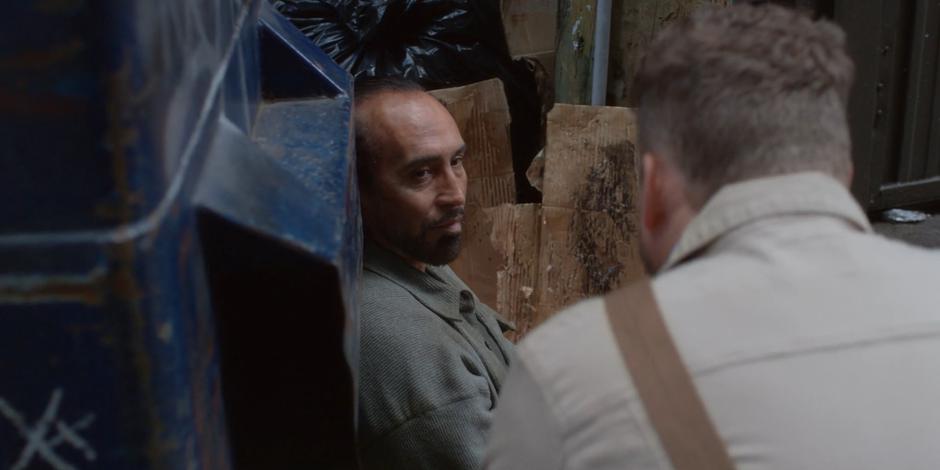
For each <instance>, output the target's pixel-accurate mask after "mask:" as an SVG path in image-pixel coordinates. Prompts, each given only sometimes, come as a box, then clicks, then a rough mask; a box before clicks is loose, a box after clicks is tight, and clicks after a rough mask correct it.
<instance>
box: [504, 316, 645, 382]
mask: <svg viewBox="0 0 940 470" xmlns="http://www.w3.org/2000/svg"><path fill="white" fill-rule="evenodd" d="M517 354H518V357H519V359H520V360H521V361H523V362H524V363H525V365H526V367H527V368H528V369H529V372H530V373H531V375H532V376H533V378H534V379H535V380H536V381H537V382H538V383H540V384H542V385H543V386H544V387H546V388H547V389H555V390H554V392H551V391H549V393H556V394H562V395H564V394H567V393H569V392H571V390H566V388H567V387H568V386H577V385H576V384H578V383H580V384H586V385H587V384H590V386H591V387H594V385H595V384H607V383H611V381H613V382H618V384H617V385H618V386H617V387H615V388H621V387H619V385H622V384H620V383H619V382H623V383H624V384H625V383H626V382H627V377H626V375H625V374H624V372H623V365H622V360H621V359H620V354H619V349H617V344H616V341H615V339H614V336H613V333H612V332H611V330H610V324H609V322H608V321H607V313H606V309H605V305H604V300H603V298H602V297H595V298H591V299H587V300H583V301H581V302H578V303H576V304H574V305H572V306H570V307H567V308H565V309H564V310H562V311H560V312H558V313H557V314H555V315H554V316H553V317H552V318H550V319H549V320H547V321H546V322H545V323H543V324H542V325H540V326H539V327H537V328H536V329H534V330H533V331H531V332H530V333H529V334H527V335H526V337H525V338H523V340H522V341H521V342H520V343H519V345H518V346H517ZM587 364H589V365H591V367H584V366H585V365H587Z"/></svg>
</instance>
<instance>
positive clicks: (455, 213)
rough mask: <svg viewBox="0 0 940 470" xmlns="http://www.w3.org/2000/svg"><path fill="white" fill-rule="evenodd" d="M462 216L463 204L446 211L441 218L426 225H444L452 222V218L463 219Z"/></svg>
mask: <svg viewBox="0 0 940 470" xmlns="http://www.w3.org/2000/svg"><path fill="white" fill-rule="evenodd" d="M463 216H464V208H463V206H460V207H455V208H453V209H451V210H449V211H447V212H446V213H445V214H444V215H443V216H441V218H439V219H437V220H435V221H433V222H431V223H430V224H428V225H427V227H437V226H440V225H446V224H449V223H451V222H453V221H454V220H457V219H463Z"/></svg>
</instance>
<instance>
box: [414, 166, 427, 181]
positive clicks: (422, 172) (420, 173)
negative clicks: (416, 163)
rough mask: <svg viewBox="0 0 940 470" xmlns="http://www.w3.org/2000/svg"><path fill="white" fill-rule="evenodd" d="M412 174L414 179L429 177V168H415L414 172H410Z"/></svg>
mask: <svg viewBox="0 0 940 470" xmlns="http://www.w3.org/2000/svg"><path fill="white" fill-rule="evenodd" d="M412 176H413V177H414V179H416V180H422V179H425V178H430V177H431V170H428V169H426V168H425V169H423V170H417V171H415V172H414V173H412Z"/></svg>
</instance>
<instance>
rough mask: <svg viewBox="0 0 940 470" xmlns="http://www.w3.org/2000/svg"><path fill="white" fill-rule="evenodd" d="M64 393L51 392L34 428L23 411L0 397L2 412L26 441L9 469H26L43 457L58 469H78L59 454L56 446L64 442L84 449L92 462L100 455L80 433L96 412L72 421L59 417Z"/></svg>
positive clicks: (58, 391) (84, 453) (88, 424)
mask: <svg viewBox="0 0 940 470" xmlns="http://www.w3.org/2000/svg"><path fill="white" fill-rule="evenodd" d="M62 395H63V393H62V389H61V388H57V389H55V390H53V391H52V396H51V397H50V398H49V404H48V405H46V410H45V411H44V412H43V414H42V417H40V418H39V421H37V422H36V424H35V425H33V426H32V427H30V426H29V425H28V424H27V423H26V419H25V418H24V417H23V415H22V414H21V413H20V412H18V411H16V410H15V409H14V408H13V406H11V405H10V404H9V403H8V402H7V401H6V400H4V399H3V398H2V397H0V414H2V415H3V416H4V417H5V418H6V419H7V421H9V423H10V424H11V425H13V427H14V428H16V430H17V432H19V433H20V436H22V437H23V439H24V440H25V441H26V445H25V446H24V447H23V451H22V452H20V456H19V459H17V461H16V463H14V464H13V466H12V467H10V470H23V469H25V468H27V466H28V465H29V464H30V462H32V461H33V459H34V458H39V459H42V460H44V461H45V462H46V463H47V464H49V466H51V467H52V468H54V469H55V470H76V468H75V467H73V466H72V465H71V464H70V463H68V462H66V461H65V460H64V459H63V458H62V457H60V456H59V455H58V454H56V452H55V448H56V447H58V446H60V445H62V444H69V445H71V446H72V447H73V448H75V449H76V450H78V451H80V452H82V454H83V455H84V456H85V458H86V459H88V461H89V462H91V461H94V460H95V459H96V458H97V454H96V453H95V449H93V448H92V447H91V444H89V443H88V442H87V441H86V440H85V439H84V438H83V437H82V436H81V435H80V434H79V432H80V431H82V430H83V429H85V428H87V427H89V426H91V424H92V423H93V422H94V421H95V415H94V414H92V413H87V414H86V415H85V416H84V417H83V418H82V419H80V420H78V421H76V422H74V423H72V424H68V423H66V422H65V421H63V420H61V419H58V417H57V416H58V414H59V405H60V404H61V403H62ZM53 430H55V434H52V431H53Z"/></svg>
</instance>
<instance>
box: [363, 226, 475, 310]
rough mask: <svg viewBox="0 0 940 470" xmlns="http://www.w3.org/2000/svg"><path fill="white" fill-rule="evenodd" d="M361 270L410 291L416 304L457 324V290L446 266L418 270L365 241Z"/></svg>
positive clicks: (376, 245)
mask: <svg viewBox="0 0 940 470" xmlns="http://www.w3.org/2000/svg"><path fill="white" fill-rule="evenodd" d="M363 254H364V256H363V263H362V264H363V269H366V270H368V271H372V272H374V273H375V274H378V275H379V276H382V277H384V278H386V279H388V280H389V281H392V282H394V283H395V284H398V285H399V286H401V287H403V288H404V289H405V290H407V291H408V292H410V293H411V294H412V295H413V296H414V297H415V299H417V300H418V302H421V304H422V305H424V306H425V307H427V308H428V309H430V310H432V311H433V312H434V313H436V314H437V315H439V316H441V317H444V318H446V319H448V320H454V321H461V320H462V318H461V315H460V291H461V290H465V288H464V287H462V286H460V285H455V284H454V282H453V279H452V277H455V276H450V275H449V273H448V272H447V271H448V269H447V268H446V267H434V266H428V267H427V271H426V272H422V271H419V270H417V269H415V268H414V267H413V266H411V265H410V264H408V263H407V262H406V261H405V260H404V259H402V258H401V257H400V256H398V255H397V254H395V253H393V252H391V251H389V250H387V249H385V248H383V247H381V246H379V245H378V244H376V243H375V242H373V241H371V240H369V239H368V238H365V240H364V241H363Z"/></svg>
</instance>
